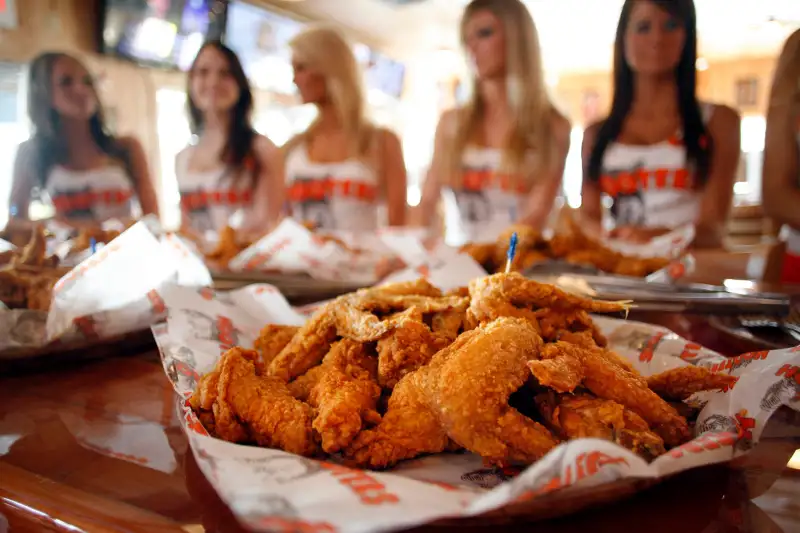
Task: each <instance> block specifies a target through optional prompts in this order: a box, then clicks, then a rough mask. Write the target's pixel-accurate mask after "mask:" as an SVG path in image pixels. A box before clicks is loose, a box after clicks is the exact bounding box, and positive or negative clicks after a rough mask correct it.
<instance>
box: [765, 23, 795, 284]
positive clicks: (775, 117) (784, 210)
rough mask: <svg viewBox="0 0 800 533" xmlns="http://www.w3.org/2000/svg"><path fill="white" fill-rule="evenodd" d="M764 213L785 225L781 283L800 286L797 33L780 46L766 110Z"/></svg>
mask: <svg viewBox="0 0 800 533" xmlns="http://www.w3.org/2000/svg"><path fill="white" fill-rule="evenodd" d="M762 189H763V190H762V196H763V198H764V212H765V213H766V214H767V215H768V216H770V217H772V218H774V219H775V220H777V221H778V222H780V223H781V224H784V228H783V236H784V239H785V241H786V255H785V256H784V258H783V266H782V272H781V281H782V282H784V283H800V210H798V206H800V30H797V31H796V32H794V33H793V34H792V35H791V36H790V37H789V38H788V39H787V40H786V44H785V45H784V46H783V51H782V52H781V55H780V58H779V59H778V65H777V67H776V68H775V78H774V79H773V81H772V91H771V92H770V96H769V108H768V109H767V135H766V139H765V141H764V174H763V182H762Z"/></svg>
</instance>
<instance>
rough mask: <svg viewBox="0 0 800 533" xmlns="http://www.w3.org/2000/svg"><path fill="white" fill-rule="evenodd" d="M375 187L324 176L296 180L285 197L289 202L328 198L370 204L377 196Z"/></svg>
mask: <svg viewBox="0 0 800 533" xmlns="http://www.w3.org/2000/svg"><path fill="white" fill-rule="evenodd" d="M377 193H378V190H377V187H375V186H374V185H372V184H370V183H364V182H363V181H356V180H350V179H335V178H332V177H330V176H326V177H324V178H320V179H309V178H298V179H296V180H295V181H294V183H292V185H291V186H289V190H288V192H287V196H288V198H289V201H291V202H298V203H303V202H310V201H317V202H318V201H323V200H325V199H328V198H334V197H339V198H355V199H358V200H363V201H367V202H372V201H374V200H375V198H377V196H378V194H377Z"/></svg>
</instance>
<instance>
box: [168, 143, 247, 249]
mask: <svg viewBox="0 0 800 533" xmlns="http://www.w3.org/2000/svg"><path fill="white" fill-rule="evenodd" d="M193 149H194V148H193V147H192V148H189V149H187V150H183V151H182V152H180V153H179V154H178V156H177V160H176V165H175V171H176V174H177V179H178V189H179V191H180V194H181V212H182V214H183V216H184V217H188V220H186V222H187V223H188V224H187V225H188V226H189V227H191V228H192V229H193V230H195V231H197V232H198V233H200V234H205V233H215V234H216V233H219V231H220V230H221V229H222V228H224V227H225V226H227V225H229V224H231V225H234V226H236V225H237V224H236V222H235V221H233V220H232V219H233V218H234V215H237V216H243V215H244V211H245V210H246V209H247V208H249V207H250V206H251V205H252V202H253V191H252V189H251V184H252V180H251V179H250V176H251V175H252V172H253V170H252V164H250V163H245V170H244V171H243V172H244V173H245V175H243V176H240V177H239V178H238V179H236V180H234V179H233V178H234V176H233V174H234V172H233V171H232V170H230V169H229V168H228V167H225V166H220V167H219V168H218V169H215V170H210V171H206V172H193V171H190V170H189V158H190V157H191V151H192V150H193Z"/></svg>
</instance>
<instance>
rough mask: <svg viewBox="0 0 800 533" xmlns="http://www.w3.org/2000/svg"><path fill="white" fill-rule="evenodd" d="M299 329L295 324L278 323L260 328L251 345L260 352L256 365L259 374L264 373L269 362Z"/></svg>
mask: <svg viewBox="0 0 800 533" xmlns="http://www.w3.org/2000/svg"><path fill="white" fill-rule="evenodd" d="M299 329H300V328H298V327H297V326H284V325H279V324H267V325H266V326H264V327H263V328H261V331H260V332H259V334H258V338H257V339H256V341H255V344H254V345H253V348H255V350H256V351H258V352H259V353H260V354H261V359H260V361H259V363H258V364H257V365H256V371H257V372H258V375H259V376H260V375H263V374H265V373H266V369H267V368H269V365H270V363H272V361H273V360H274V359H275V358H276V357H277V356H278V354H279V353H281V350H283V349H284V348H285V347H286V345H287V344H289V342H291V340H292V338H293V337H294V336H295V334H296V333H297V331H298V330H299Z"/></svg>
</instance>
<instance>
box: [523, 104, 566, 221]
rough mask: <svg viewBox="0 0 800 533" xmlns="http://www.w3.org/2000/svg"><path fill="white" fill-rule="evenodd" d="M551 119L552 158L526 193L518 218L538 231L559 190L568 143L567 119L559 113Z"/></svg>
mask: <svg viewBox="0 0 800 533" xmlns="http://www.w3.org/2000/svg"><path fill="white" fill-rule="evenodd" d="M551 120H552V129H551V132H552V135H553V137H554V139H555V145H556V149H555V152H554V154H553V160H552V161H551V163H550V168H549V170H548V171H547V173H546V174H545V175H543V176H541V179H537V180H536V181H535V183H534V186H533V187H532V188H531V190H530V192H529V193H528V198H527V200H526V205H525V210H524V211H523V216H522V217H521V218H520V222H521V223H523V224H527V225H528V226H531V227H533V228H536V229H537V230H540V231H541V230H542V229H544V227H545V225H546V224H547V218H548V216H549V215H550V212H551V211H552V210H553V204H554V203H555V200H556V196H558V193H559V191H560V190H561V183H562V179H563V177H564V165H565V164H566V161H567V153H568V152H569V143H570V131H571V126H570V124H569V121H568V120H567V119H566V118H564V117H563V116H561V115H560V114H554V115H553V118H552V119H551Z"/></svg>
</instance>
